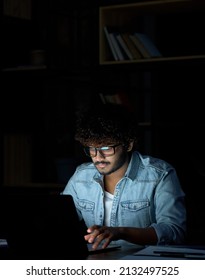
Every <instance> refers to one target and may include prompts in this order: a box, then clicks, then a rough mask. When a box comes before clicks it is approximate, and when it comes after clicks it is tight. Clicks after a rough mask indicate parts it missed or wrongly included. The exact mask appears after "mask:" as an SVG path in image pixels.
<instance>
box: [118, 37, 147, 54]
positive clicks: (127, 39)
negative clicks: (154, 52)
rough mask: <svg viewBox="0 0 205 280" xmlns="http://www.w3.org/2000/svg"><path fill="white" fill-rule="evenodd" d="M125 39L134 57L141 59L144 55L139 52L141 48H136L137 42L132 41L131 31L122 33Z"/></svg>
mask: <svg viewBox="0 0 205 280" xmlns="http://www.w3.org/2000/svg"><path fill="white" fill-rule="evenodd" d="M121 36H122V38H123V40H124V41H125V44H126V45H127V47H128V49H129V50H130V52H131V54H132V56H133V59H141V58H142V55H141V53H140V52H139V50H138V49H137V48H136V46H135V44H134V43H133V42H132V40H131V39H130V37H129V33H127V32H125V33H122V34H121Z"/></svg>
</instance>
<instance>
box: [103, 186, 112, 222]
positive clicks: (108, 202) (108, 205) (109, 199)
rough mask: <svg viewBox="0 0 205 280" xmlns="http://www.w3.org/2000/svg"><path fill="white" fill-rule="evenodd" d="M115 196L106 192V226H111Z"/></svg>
mask: <svg viewBox="0 0 205 280" xmlns="http://www.w3.org/2000/svg"><path fill="white" fill-rule="evenodd" d="M113 197H114V195H113V194H111V193H109V192H106V191H105V196H104V205H105V218H104V225H105V226H110V214H111V209H112V202H113Z"/></svg>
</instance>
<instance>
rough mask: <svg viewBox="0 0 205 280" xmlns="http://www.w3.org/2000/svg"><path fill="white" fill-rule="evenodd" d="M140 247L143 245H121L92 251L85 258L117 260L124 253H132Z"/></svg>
mask: <svg viewBox="0 0 205 280" xmlns="http://www.w3.org/2000/svg"><path fill="white" fill-rule="evenodd" d="M142 248H143V246H140V245H132V244H130V245H122V246H121V248H118V249H115V250H112V251H107V252H100V253H97V254H94V253H92V254H91V255H89V256H88V257H87V260H118V259H120V258H122V257H124V256H126V255H132V254H134V253H136V252H137V251H139V250H141V249H142Z"/></svg>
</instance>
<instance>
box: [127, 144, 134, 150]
mask: <svg viewBox="0 0 205 280" xmlns="http://www.w3.org/2000/svg"><path fill="white" fill-rule="evenodd" d="M133 145H134V142H130V143H129V145H128V147H127V151H128V152H130V151H131V150H132V148H133Z"/></svg>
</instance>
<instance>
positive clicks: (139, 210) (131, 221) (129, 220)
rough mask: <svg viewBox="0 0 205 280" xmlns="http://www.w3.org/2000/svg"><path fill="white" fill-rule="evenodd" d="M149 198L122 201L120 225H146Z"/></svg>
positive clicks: (148, 223)
mask: <svg viewBox="0 0 205 280" xmlns="http://www.w3.org/2000/svg"><path fill="white" fill-rule="evenodd" d="M149 206H150V202H149V200H148V199H147V200H146V199H145V200H138V201H122V202H121V218H122V226H132V227H133V226H134V227H147V226H149V225H150V215H149V208H150V207H149Z"/></svg>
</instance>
